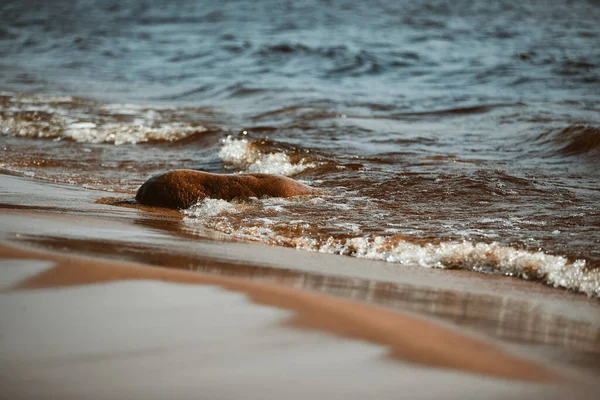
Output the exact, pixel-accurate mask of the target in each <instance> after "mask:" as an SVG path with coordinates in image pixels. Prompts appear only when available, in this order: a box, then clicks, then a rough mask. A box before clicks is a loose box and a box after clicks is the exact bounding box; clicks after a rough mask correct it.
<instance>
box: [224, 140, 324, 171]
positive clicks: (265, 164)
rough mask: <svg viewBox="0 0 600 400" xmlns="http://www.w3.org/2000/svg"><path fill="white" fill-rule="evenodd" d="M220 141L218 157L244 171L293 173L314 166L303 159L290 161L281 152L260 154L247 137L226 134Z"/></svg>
mask: <svg viewBox="0 0 600 400" xmlns="http://www.w3.org/2000/svg"><path fill="white" fill-rule="evenodd" d="M222 143H223V147H222V148H221V150H220V151H219V158H221V160H223V162H225V163H228V164H233V165H235V166H237V167H241V168H243V169H244V170H245V171H246V172H252V173H262V174H274V175H295V174H298V173H300V172H302V171H304V170H305V169H307V168H311V167H314V164H313V163H309V162H306V161H305V160H304V159H302V160H300V162H299V163H292V162H291V160H290V157H289V156H288V155H287V154H286V153H283V152H277V153H268V154H262V153H261V152H260V151H258V150H257V149H256V148H255V147H254V146H253V145H252V143H250V142H249V141H248V139H234V138H233V137H232V136H227V137H226V138H225V139H223V140H222Z"/></svg>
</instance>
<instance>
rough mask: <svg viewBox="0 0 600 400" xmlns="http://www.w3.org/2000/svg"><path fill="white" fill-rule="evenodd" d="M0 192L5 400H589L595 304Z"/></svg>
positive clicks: (34, 190)
mask: <svg viewBox="0 0 600 400" xmlns="http://www.w3.org/2000/svg"><path fill="white" fill-rule="evenodd" d="M0 179H1V180H2V185H1V187H2V191H3V192H2V199H3V200H2V205H1V207H2V214H1V217H0V219H1V221H0V222H1V226H2V243H3V244H2V247H1V256H2V264H3V268H2V274H3V275H2V282H3V292H2V294H1V296H2V297H3V301H2V315H3V321H5V323H3V324H2V326H3V328H2V337H3V345H2V350H0V351H1V352H2V354H3V356H2V359H3V360H4V361H3V366H2V370H3V371H4V372H3V375H2V376H3V380H4V384H3V385H2V387H4V388H5V389H4V390H6V391H7V392H6V393H7V394H10V395H11V398H53V397H61V398H100V397H102V396H108V397H121V396H125V397H127V396H130V397H129V398H141V397H150V398H154V397H156V398H160V397H162V396H165V395H177V396H181V398H188V397H189V398H191V397H194V396H197V393H199V392H200V391H202V392H203V393H208V394H207V395H206V398H239V395H240V393H244V396H248V398H280V397H281V396H284V397H286V398H305V397H307V396H309V395H311V394H314V395H323V393H328V394H329V395H330V396H331V397H332V398H342V397H345V398H362V397H363V396H365V395H367V394H377V395H378V396H382V397H383V398H396V397H394V393H397V391H398V390H405V391H406V393H410V394H411V396H414V398H431V396H434V397H435V396H440V395H442V394H443V395H444V396H447V397H450V398H454V397H456V398H459V397H460V398H465V397H466V398H478V396H479V395H478V393H482V392H481V391H483V392H484V393H488V394H489V396H490V397H494V398H496V397H497V398H509V397H510V398H513V397H514V396H518V397H523V398H539V397H541V396H544V397H547V396H553V395H556V396H558V395H559V394H564V393H569V395H571V394H574V395H576V396H581V398H593V388H594V386H593V385H595V383H594V376H595V375H596V374H597V371H598V367H599V365H598V363H597V359H598V358H597V355H598V352H599V351H600V349H599V343H598V332H599V329H600V326H599V323H598V322H599V320H598V316H599V314H600V305H599V304H598V303H597V300H595V299H590V298H587V297H586V296H583V295H578V294H569V293H565V292H560V291H556V290H554V289H551V288H547V287H545V286H543V285H541V284H539V283H535V282H526V281H520V280H518V279H516V278H512V277H496V276H489V277H488V276H481V277H477V278H478V279H475V280H474V279H473V277H472V276H469V275H472V274H468V273H465V272H464V271H450V270H425V269H423V268H420V267H415V268H407V269H406V270H403V271H401V272H397V271H393V270H390V268H388V267H387V265H386V263H382V262H376V261H369V260H358V259H353V258H349V257H343V256H331V255H326V254H318V253H310V252H298V251H297V250H293V249H285V248H278V247H265V246H264V245H259V244H253V243H243V242H232V241H229V242H226V241H222V240H218V238H210V237H207V238H206V239H205V240H203V241H200V242H199V241H198V240H197V239H196V240H194V239H191V238H189V237H186V235H189V234H186V232H185V230H182V229H181V225H182V223H181V216H180V215H177V213H169V212H163V211H161V210H157V209H154V210H152V209H137V208H132V207H118V206H113V205H107V204H102V203H107V200H106V197H109V196H111V194H110V193H103V192H99V191H89V190H84V189H75V188H73V187H69V186H62V185H51V184H47V183H42V182H36V181H33V180H29V179H24V178H18V177H11V176H7V175H2V176H1V177H0ZM107 194H108V195H109V196H107ZM119 197H121V196H116V195H114V194H113V195H112V198H119ZM98 199H103V200H102V201H100V204H99V203H98V202H97V200H98ZM178 219H179V221H178ZM149 221H153V222H152V223H151V222H149ZM515 281H516V282H515ZM196 288H197V289H196ZM508 288H510V289H509V290H507V289H508ZM344 360H352V361H351V362H350V363H348V361H344ZM177 366H179V367H177ZM392 377H393V378H392ZM33 382H35V385H32V383H33ZM352 382H354V383H352ZM508 382H511V383H510V384H508ZM307 384H309V385H307ZM290 392H293V393H292V394H290ZM436 393H437V395H436Z"/></svg>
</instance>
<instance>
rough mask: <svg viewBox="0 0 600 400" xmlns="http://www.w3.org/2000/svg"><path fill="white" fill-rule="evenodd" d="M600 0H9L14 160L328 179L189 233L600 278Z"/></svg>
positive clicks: (16, 165) (211, 203) (104, 177)
mask: <svg viewBox="0 0 600 400" xmlns="http://www.w3.org/2000/svg"><path fill="white" fill-rule="evenodd" d="M599 18H600V7H598V5H597V4H596V3H595V2H592V1H590V2H585V1H576V2H573V3H569V4H567V3H565V2H563V1H551V2H546V1H544V2H542V1H539V2H530V3H527V4H525V3H523V4H521V3H514V2H508V1H505V2H496V3H494V4H492V5H490V4H488V3H487V2H482V1H471V2H441V1H439V2H436V1H431V2H427V1H409V2H392V1H367V2H362V3H358V4H355V3H354V2H349V1H348V2H344V1H308V0H307V1H295V2H293V3H292V2H290V3H281V2H269V1H265V2H260V3H259V4H255V2H250V1H247V0H241V1H232V2H227V3H226V4H220V3H217V2H203V1H200V2H196V1H175V2H173V1H170V2H162V1H154V2H152V1H150V2H133V1H131V2H128V1H121V2H95V1H65V2H60V4H56V3H55V2H41V3H39V4H38V3H37V2H32V1H19V2H16V1H14V2H13V1H9V2H4V3H3V4H2V5H0V22H2V23H1V24H0V26H1V27H2V28H0V55H1V56H2V61H1V62H0V89H2V90H4V92H3V94H2V96H1V97H0V133H1V136H0V141H1V145H0V151H2V153H1V154H2V158H1V160H0V164H1V165H0V168H2V170H3V171H4V172H10V173H17V174H23V175H26V176H31V177H34V178H39V179H44V180H49V181H53V182H66V183H72V184H74V185H78V186H83V187H86V188H90V189H101V190H110V191H118V192H126V193H134V191H135V190H136V189H137V187H138V186H139V185H140V184H141V183H142V182H143V181H144V180H145V179H146V178H148V177H149V176H151V175H152V174H155V173H158V172H161V171H164V170H168V169H173V168H197V169H201V170H205V171H210V172H232V173H243V172H267V173H275V174H284V175H288V176H292V177H294V178H296V179H299V180H301V181H303V182H306V183H308V184H310V185H313V186H315V187H317V188H320V189H323V191H324V194H323V195H320V196H312V197H307V198H297V199H292V200H289V199H288V200H281V199H256V200H252V201H250V202H246V203H226V202H223V201H218V200H212V199H209V200H205V201H203V202H201V203H199V204H198V205H196V206H194V207H192V208H191V209H189V210H184V211H183V213H184V215H185V218H184V224H185V226H186V229H187V230H188V231H190V232H198V234H202V232H205V230H206V228H209V229H213V230H217V231H220V232H223V233H225V234H227V235H230V236H232V237H235V238H239V239H245V240H252V241H260V242H264V243H268V244H274V245H281V246H292V247H297V248H300V249H304V250H312V251H321V252H327V253H338V254H344V255H351V256H356V257H365V258H372V259H380V260H387V261H389V262H391V263H394V265H396V264H400V265H401V264H403V263H406V264H408V263H410V264H419V265H423V266H425V267H442V268H463V269H470V270H474V271H479V272H485V273H500V274H510V275H519V276H523V277H526V278H530V279H541V280H543V281H544V282H546V283H548V284H551V285H555V286H561V287H565V288H569V289H572V290H576V291H581V292H584V293H587V294H588V295H593V296H600V272H599V271H600V233H598V231H599V228H600V183H599V182H600V168H598V162H599V161H600V113H599V111H600V100H599V98H598V93H600V73H599V71H598V66H599V65H600V47H598V46H597V43H598V38H599V36H600V31H599V30H598V28H597V21H598V19H599Z"/></svg>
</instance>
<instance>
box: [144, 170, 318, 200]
mask: <svg viewBox="0 0 600 400" xmlns="http://www.w3.org/2000/svg"><path fill="white" fill-rule="evenodd" d="M314 191H315V189H313V188H311V187H310V186H307V185H304V184H302V183H300V182H297V181H295V180H293V179H291V178H286V177H284V176H279V175H270V174H244V175H224V174H211V173H208V172H201V171H194V170H186V169H182V170H175V171H169V172H165V173H164V174H161V175H157V176H154V177H152V178H150V179H148V180H147V181H146V182H144V184H143V185H142V186H141V187H140V188H139V189H138V192H137V194H136V196H135V199H136V201H137V202H138V203H139V204H143V205H146V206H156V207H167V208H175V209H183V208H188V207H190V206H192V205H194V204H196V203H197V202H198V201H199V200H202V199H204V198H207V197H209V198H213V199H222V200H227V201H230V200H234V199H248V198H250V197H258V198H261V197H292V196H298V195H302V194H310V193H314Z"/></svg>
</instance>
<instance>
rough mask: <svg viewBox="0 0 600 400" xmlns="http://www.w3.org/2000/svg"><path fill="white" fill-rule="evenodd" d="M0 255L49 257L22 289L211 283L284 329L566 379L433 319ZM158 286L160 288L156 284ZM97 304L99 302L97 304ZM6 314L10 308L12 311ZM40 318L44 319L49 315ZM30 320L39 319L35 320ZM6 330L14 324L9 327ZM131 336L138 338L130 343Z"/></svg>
mask: <svg viewBox="0 0 600 400" xmlns="http://www.w3.org/2000/svg"><path fill="white" fill-rule="evenodd" d="M1 251H2V255H3V256H4V257H11V258H15V257H22V258H25V257H27V258H36V259H42V260H52V261H55V262H56V263H57V266H56V267H55V268H53V269H51V270H49V271H45V272H43V273H41V274H39V275H37V276H35V277H32V278H30V279H28V280H26V281H24V282H21V283H20V284H19V286H18V287H19V288H22V289H25V288H44V287H61V286H62V287H64V286H72V285H82V284H91V283H93V284H100V283H103V282H104V283H107V282H115V281H123V280H131V279H133V280H140V279H142V280H160V281H169V282H179V283H197V284H205V285H215V286H219V287H222V288H223V289H226V290H231V291H235V292H241V293H244V294H246V295H248V296H249V298H250V300H251V301H252V302H254V303H258V304H262V305H267V306H274V307H276V308H279V309H286V310H289V311H292V312H293V316H292V318H291V319H287V322H286V325H288V326H293V327H297V328H303V329H306V328H310V329H311V330H312V329H314V330H317V331H321V332H328V333H333V334H335V335H338V336H340V337H345V338H347V339H353V340H361V341H366V342H370V343H373V344H377V345H383V346H385V347H387V348H388V354H389V355H391V356H392V357H393V358H395V359H397V360H402V361H407V362H411V363H415V364H421V365H428V366H434V367H438V368H439V367H441V368H447V369H457V370H462V371H469V372H474V373H477V374H483V375H491V376H495V377H502V378H511V379H516V380H523V381H536V382H558V381H562V380H563V378H562V377H561V376H560V375H559V374H557V373H556V372H554V371H551V370H549V369H547V368H545V367H543V366H541V365H539V364H536V363H534V362H531V361H527V360H525V359H521V358H518V357H515V356H512V355H509V354H507V353H505V352H504V351H502V350H500V349H499V348H496V347H495V346H492V345H490V344H487V343H485V342H483V341H480V340H478V339H474V338H470V337H468V336H464V335H462V334H458V333H455V332H453V331H451V330H449V329H447V328H443V327H441V326H438V325H437V324H434V323H432V322H428V321H425V320H422V319H419V318H416V317H412V316H408V315H404V314H399V313H396V312H392V311H389V310H385V309H380V308H377V307H373V306H368V305H364V304H359V303H353V302H349V301H345V300H340V299H336V298H330V297H326V296H322V295H317V294H313V293H307V292H299V291H296V290H293V289H290V288H286V287H281V286H276V285H272V284H265V283H257V282H251V281H246V280H242V279H236V278H226V277H217V276H209V275H202V274H196V273H191V272H186V271H175V270H170V269H163V268H149V267H148V266H144V265H140V264H126V263H119V264H117V263H109V262H104V261H100V260H95V259H88V258H80V257H72V256H64V255H60V254H54V253H38V252H35V253H34V252H30V251H24V250H19V249H15V248H11V247H7V246H2V247H1ZM119 287H122V285H121V286H119ZM159 288H162V286H160V285H159ZM69 290H71V289H69ZM112 290H113V289H109V288H106V290H105V291H104V292H103V293H104V295H106V296H109V297H110V298H111V299H112V300H108V303H107V304H114V306H113V308H115V307H118V306H119V305H120V304H121V303H123V307H126V306H128V305H130V304H129V302H130V301H134V302H139V298H136V299H129V298H128V295H127V294H125V293H123V294H122V295H117V294H110V291H112ZM156 290H158V289H156ZM160 290H163V289H160ZM153 291H155V290H149V291H148V294H147V296H145V295H144V294H142V293H139V294H138V296H141V297H142V298H144V301H142V303H143V304H145V305H147V307H149V308H148V309H147V310H146V311H143V310H139V311H140V312H141V311H143V312H144V313H147V312H150V313H151V314H154V312H153V311H152V308H153V307H152V306H151V304H153V303H152V302H153V301H154V302H158V303H159V304H161V305H165V304H169V302H170V301H172V300H170V299H169V296H175V295H162V294H156V293H152V292H153ZM83 293H86V292H85V291H84V292H83ZM90 293H91V292H90ZM13 295H14V296H17V297H18V296H21V295H22V296H25V297H24V299H28V297H27V296H26V292H20V293H19V294H18V295H17V294H10V295H9V294H7V296H13ZM37 295H39V292H33V293H32V296H37ZM75 297H77V296H75ZM41 298H43V296H42V297H41ZM41 298H40V299H41ZM25 301H29V300H25ZM43 302H44V303H47V302H46V301H43ZM99 302H100V303H102V301H99ZM115 302H116V303H115ZM203 302H205V301H203ZM67 303H68V304H73V305H76V304H79V303H80V302H79V301H73V299H71V300H62V301H61V304H63V305H62V306H61V307H58V308H57V309H65V308H64V307H67V305H66V304H67ZM6 304H8V303H6ZM138 304H139V303H138ZM154 304H156V303H154ZM67 308H68V307H67ZM111 309H112V308H111ZM211 309H212V308H211ZM226 309H227V307H223V306H222V305H219V302H218V301H217V302H216V303H215V307H214V309H213V311H214V312H217V313H219V312H220V313H223V312H224V310H226ZM8 311H11V309H10V308H9V309H8V310H7V312H8ZM13 312H14V310H13ZM115 312H116V311H115ZM43 315H46V312H44V313H43ZM236 318H237V317H236ZM32 319H33V320H37V318H35V317H33V318H32ZM151 319H152V324H159V323H160V324H162V322H158V320H160V318H157V319H155V318H153V317H152V318H151ZM130 321H131V320H130V319H129V318H123V319H120V320H119V321H117V323H116V325H120V324H128V323H131V322H130ZM9 325H10V326H14V324H9ZM166 326H169V327H170V329H173V326H175V325H174V323H173V322H168V323H166ZM173 334H175V333H173ZM59 336H60V335H59ZM133 337H135V335H133V336H131V337H130V339H133ZM10 347H11V348H12V347H14V346H12V345H11V346H10ZM51 347H56V346H51Z"/></svg>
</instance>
